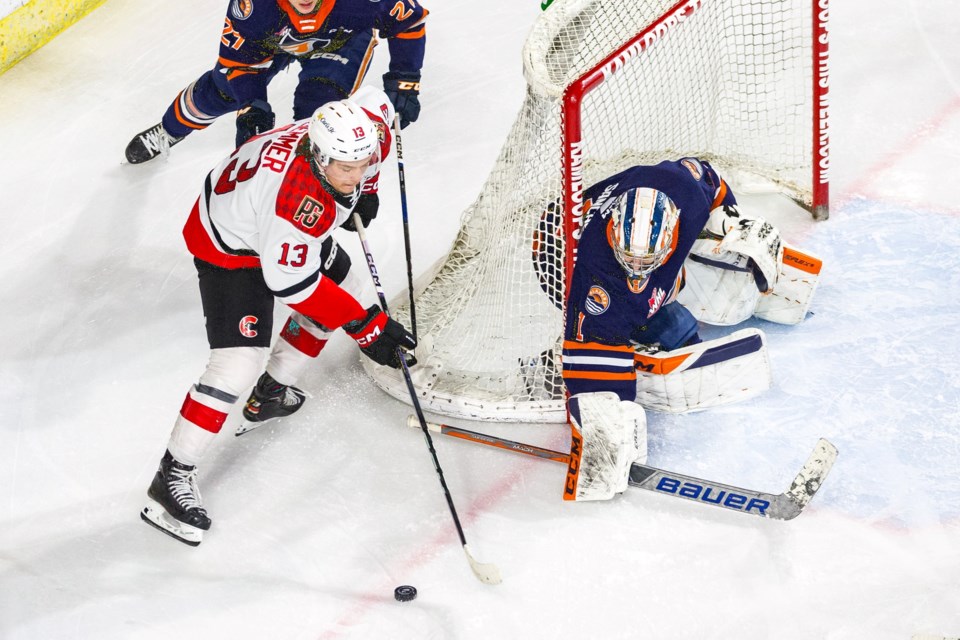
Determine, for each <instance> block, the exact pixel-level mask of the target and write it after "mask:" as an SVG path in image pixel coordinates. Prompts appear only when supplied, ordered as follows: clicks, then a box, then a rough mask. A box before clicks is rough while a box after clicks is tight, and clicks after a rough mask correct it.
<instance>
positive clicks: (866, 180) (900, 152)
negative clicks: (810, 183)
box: [836, 96, 960, 209]
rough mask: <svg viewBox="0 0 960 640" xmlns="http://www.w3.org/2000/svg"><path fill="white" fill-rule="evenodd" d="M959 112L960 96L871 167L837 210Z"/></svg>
mask: <svg viewBox="0 0 960 640" xmlns="http://www.w3.org/2000/svg"><path fill="white" fill-rule="evenodd" d="M958 110H960V96H957V97H954V98H953V99H952V100H950V101H949V102H947V103H946V104H945V105H944V106H943V107H942V108H941V109H940V110H939V111H938V112H937V113H935V114H934V115H933V116H932V117H931V118H929V119H928V120H927V121H926V122H924V123H922V124H921V125H920V126H919V127H918V128H917V130H916V131H914V132H913V133H912V134H911V135H909V136H907V138H905V139H904V140H903V141H901V142H900V144H899V145H898V146H897V147H895V148H894V149H893V150H892V151H890V152H888V153H887V154H886V155H885V156H883V157H882V158H880V160H878V161H877V162H875V163H874V164H873V165H872V166H871V167H869V168H868V169H867V170H866V171H865V172H864V173H863V175H862V177H861V178H860V179H859V180H856V181H854V182H853V184H851V185H850V186H848V187H847V188H846V189H845V190H844V193H843V194H842V195H841V196H840V198H839V202H838V203H837V205H836V206H837V209H840V208H842V207H843V205H845V204H846V203H847V202H848V201H850V200H851V199H852V198H853V197H855V196H857V195H859V194H861V192H863V191H866V190H867V189H868V188H869V187H870V185H871V184H872V183H873V181H874V179H875V178H876V177H877V176H878V175H879V174H880V173H882V172H884V171H886V170H887V169H890V168H891V167H894V166H896V164H897V163H898V162H900V161H901V160H903V158H904V156H906V155H907V154H908V153H910V152H911V151H913V150H914V149H916V148H917V147H918V146H920V145H921V144H923V143H924V142H926V141H927V140H928V139H929V138H931V137H932V136H934V135H935V134H936V133H938V132H939V130H940V128H941V127H943V125H944V123H946V121H947V120H949V119H950V118H951V117H952V116H953V115H954V114H955V113H956V112H957V111H958Z"/></svg>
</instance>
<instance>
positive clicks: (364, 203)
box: [340, 193, 380, 233]
mask: <svg viewBox="0 0 960 640" xmlns="http://www.w3.org/2000/svg"><path fill="white" fill-rule="evenodd" d="M379 208H380V196H378V195H377V194H375V193H361V194H360V197H359V198H357V204H355V205H354V206H353V211H354V213H356V214H357V215H358V216H360V222H362V223H363V228H364V229H366V228H367V227H369V226H370V222H371V221H372V220H373V219H374V218H376V217H377V210H378V209H379ZM340 226H341V227H343V228H344V229H346V230H347V231H353V232H354V233H356V231H357V227H356V225H355V224H353V215H351V216H349V217H348V218H347V221H346V222H344V223H343V224H342V225H340Z"/></svg>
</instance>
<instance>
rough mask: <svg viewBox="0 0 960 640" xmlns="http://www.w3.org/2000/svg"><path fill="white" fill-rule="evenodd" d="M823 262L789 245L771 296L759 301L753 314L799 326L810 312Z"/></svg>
mask: <svg viewBox="0 0 960 640" xmlns="http://www.w3.org/2000/svg"><path fill="white" fill-rule="evenodd" d="M822 268H823V261H822V260H821V259H820V258H818V257H817V256H815V255H813V254H811V253H808V252H806V251H802V250H800V249H797V248H796V247H793V246H791V245H789V244H784V247H783V262H782V263H781V265H780V278H779V279H778V280H777V286H776V287H774V289H773V292H772V293H771V294H769V295H765V296H761V297H760V299H759V300H758V301H757V306H756V310H755V311H754V315H755V316H756V317H758V318H761V319H763V320H768V321H769V322H776V323H779V324H799V323H800V322H802V321H803V319H804V318H805V317H806V315H807V311H808V310H809V309H810V302H811V301H812V300H813V294H814V292H815V291H816V290H817V285H818V284H819V282H820V270H821V269H822Z"/></svg>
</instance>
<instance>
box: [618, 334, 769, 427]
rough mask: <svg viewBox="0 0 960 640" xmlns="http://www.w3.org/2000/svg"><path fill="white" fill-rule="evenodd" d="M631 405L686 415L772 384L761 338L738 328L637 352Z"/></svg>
mask: <svg viewBox="0 0 960 640" xmlns="http://www.w3.org/2000/svg"><path fill="white" fill-rule="evenodd" d="M634 362H635V364H636V368H637V402H638V403H639V404H641V405H643V406H644V407H646V408H647V409H653V410H654V411H664V412H667V413H687V412H690V411H699V410H701V409H707V408H709V407H715V406H718V405H723V404H729V403H731V402H739V401H741V400H746V399H747V398H752V397H754V396H756V395H758V394H760V393H762V392H763V391H766V390H767V389H769V388H770V386H771V385H772V384H773V376H772V375H771V372H770V358H769V356H768V354H767V345H766V339H765V337H764V334H763V332H762V331H760V330H759V329H742V330H740V331H736V332H734V333H732V334H730V335H729V336H726V337H724V338H718V339H717V340H709V341H707V342H701V343H699V344H695V345H692V346H689V347H683V348H680V349H674V350H673V351H656V352H653V353H650V352H647V351H640V350H638V352H637V353H636V355H635V356H634Z"/></svg>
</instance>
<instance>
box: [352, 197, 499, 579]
mask: <svg viewBox="0 0 960 640" xmlns="http://www.w3.org/2000/svg"><path fill="white" fill-rule="evenodd" d="M353 223H354V225H356V227H357V235H358V236H360V244H361V246H362V247H363V253H364V255H366V257H367V267H368V268H369V269H370V277H371V278H372V279H373V286H374V288H376V290H377V297H378V298H380V304H381V305H382V306H383V311H384V313H387V314H389V313H390V311H389V310H388V309H387V296H386V294H385V293H384V292H383V287H382V286H381V285H380V276H379V275H378V273H377V265H376V264H375V263H374V261H373V254H372V253H371V252H370V245H369V244H367V233H366V230H365V229H364V228H363V222H362V221H361V220H360V216H359V215H357V214H356V213H354V214H353ZM397 357H398V358H399V360H400V368H401V369H402V370H403V378H404V380H406V382H407V391H409V392H410V400H411V402H412V403H413V408H414V409H415V410H416V412H417V418H419V420H420V429H421V430H422V431H423V437H424V438H425V439H426V441H427V448H428V449H429V450H430V456H431V457H432V458H433V468H434V469H436V471H437V476H438V477H439V478H440V486H441V487H443V494H444V496H446V498H447V506H448V507H449V508H450V515H451V516H452V517H453V524H454V525H456V527H457V535H458V536H460V545H461V546H462V547H463V552H464V553H465V554H467V562H469V563H470V569H472V570H473V575H475V576H477V579H478V580H480V582H485V583H486V584H500V570H499V569H498V568H497V566H496V565H495V564H490V563H483V562H477V561H476V560H475V559H474V558H473V555H471V554H470V548H469V547H468V546H467V538H466V536H465V535H464V534H463V526H462V525H461V524H460V517H459V516H457V508H456V507H455V506H454V505H453V496H451V495H450V489H449V488H448V487H447V481H446V479H445V478H444V477H443V469H441V468H440V460H439V459H437V450H436V449H434V448H433V438H431V437H430V431H428V429H427V419H426V418H425V417H424V415H423V410H422V409H421V408H420V401H419V400H418V399H417V391H416V389H414V388H413V379H412V378H411V377H410V368H409V367H408V366H407V360H406V357H405V356H404V354H403V350H402V349H401V348H400V347H397Z"/></svg>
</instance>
